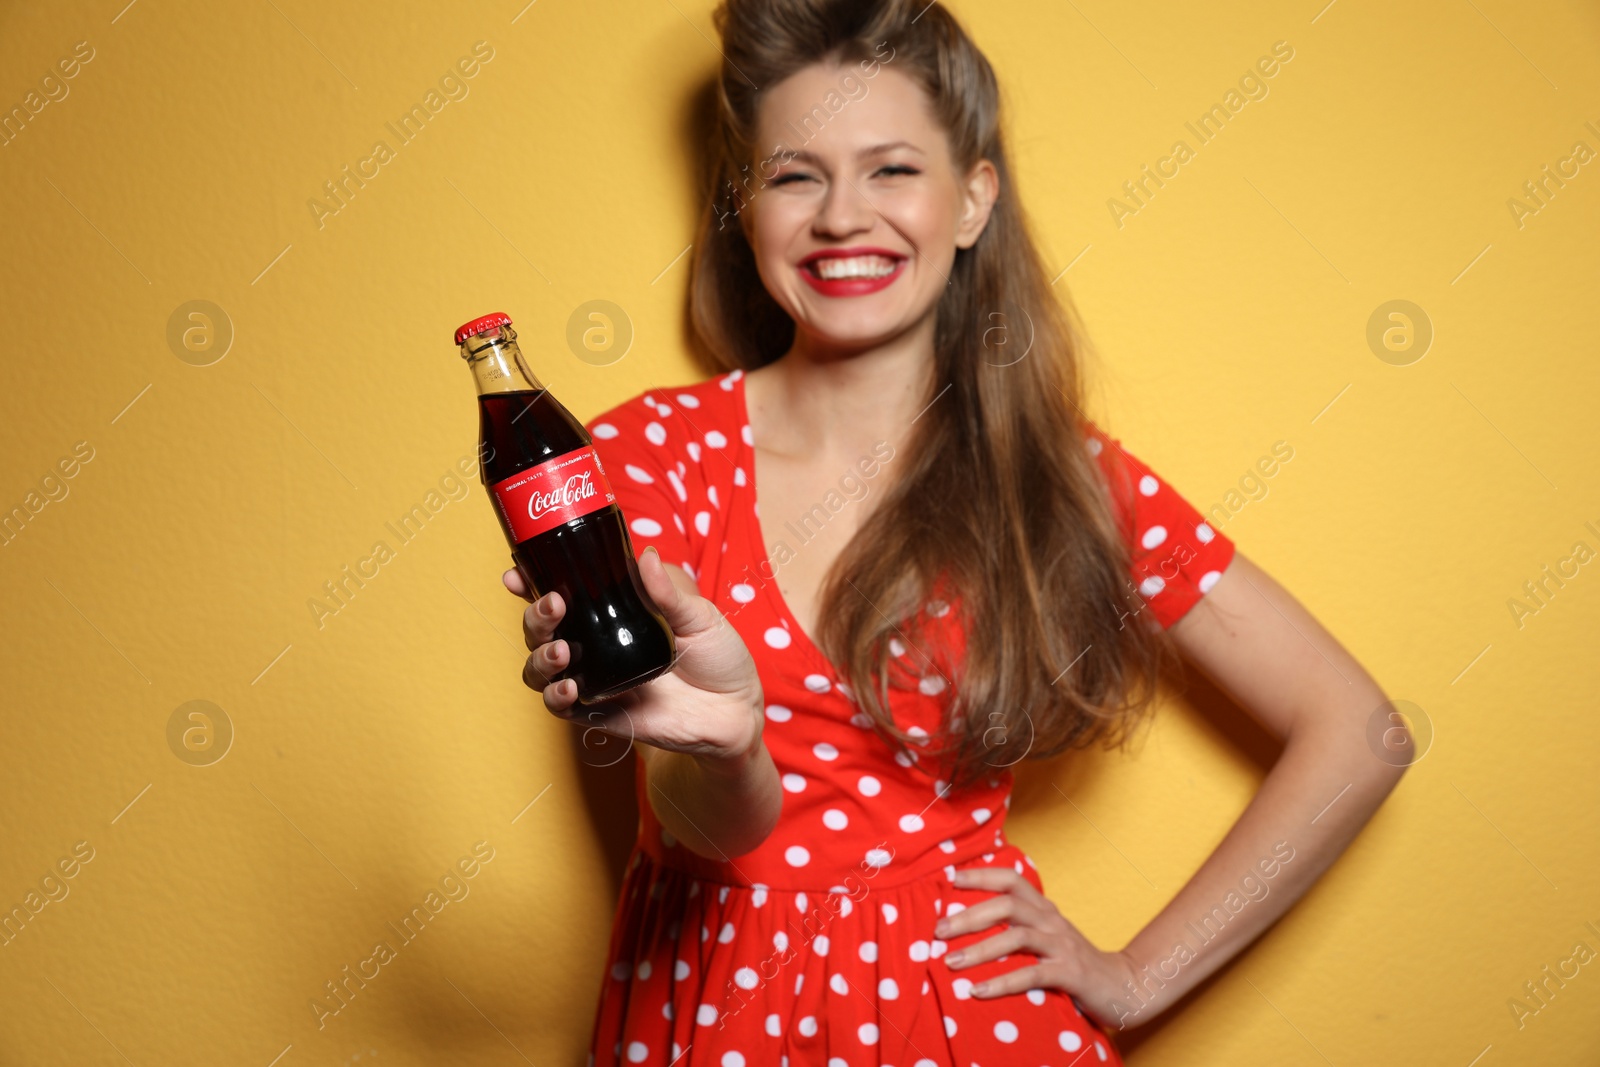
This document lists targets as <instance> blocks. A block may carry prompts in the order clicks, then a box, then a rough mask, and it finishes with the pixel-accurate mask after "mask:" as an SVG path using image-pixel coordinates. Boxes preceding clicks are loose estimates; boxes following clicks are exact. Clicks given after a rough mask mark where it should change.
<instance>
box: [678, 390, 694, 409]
mask: <svg viewBox="0 0 1600 1067" xmlns="http://www.w3.org/2000/svg"><path fill="white" fill-rule="evenodd" d="M673 399H674V400H676V401H677V402H678V403H680V404H682V405H683V406H684V407H686V408H697V407H699V406H700V398H699V397H697V396H695V395H694V394H692V393H679V394H678V395H677V396H675V397H673Z"/></svg>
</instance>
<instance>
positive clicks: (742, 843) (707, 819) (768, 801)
mask: <svg viewBox="0 0 1600 1067" xmlns="http://www.w3.org/2000/svg"><path fill="white" fill-rule="evenodd" d="M636 747H637V749H638V751H639V758H641V759H643V760H644V761H645V781H646V783H647V786H648V795H649V797H650V807H651V810H653V811H654V812H655V815H656V819H657V820H658V821H659V822H660V823H661V825H662V827H663V828H665V829H666V831H667V832H668V833H670V834H671V835H672V836H673V837H675V838H677V839H678V841H679V842H681V843H682V844H683V845H684V846H685V847H686V848H688V849H689V850H690V851H692V852H695V853H697V854H698V855H701V856H705V857H707V858H708V859H715V860H729V859H732V858H733V857H735V856H740V855H743V854H744V853H746V852H749V851H751V850H752V849H754V848H755V847H756V846H758V845H760V844H761V842H763V841H765V840H766V839H767V835H768V834H770V833H771V832H772V828H773V827H774V826H776V825H777V823H778V814H779V812H780V811H782V809H783V789H782V787H781V786H780V785H779V782H778V768H777V766H776V765H775V764H774V763H773V762H772V756H771V755H770V754H769V753H768V752H767V746H766V745H765V744H763V743H762V742H761V740H760V739H759V738H758V739H757V740H756V743H755V745H754V746H752V748H751V749H750V750H749V751H748V752H745V753H742V754H741V755H738V756H722V757H711V756H695V755H690V754H688V753H685V752H671V751H667V750H665V749H660V748H654V747H651V746H648V745H638V746H636Z"/></svg>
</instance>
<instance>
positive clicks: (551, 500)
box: [489, 446, 617, 544]
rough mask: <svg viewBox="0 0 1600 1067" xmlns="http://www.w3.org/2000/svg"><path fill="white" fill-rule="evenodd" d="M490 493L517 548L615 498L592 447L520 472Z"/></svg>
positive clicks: (491, 487)
mask: <svg viewBox="0 0 1600 1067" xmlns="http://www.w3.org/2000/svg"><path fill="white" fill-rule="evenodd" d="M489 491H490V493H491V494H492V495H493V496H494V499H495V502H496V503H498V504H499V505H500V513H501V514H502V515H504V516H505V517H506V523H507V524H508V525H509V526H510V527H511V533H512V535H513V536H514V537H515V538H516V540H517V543H518V544H520V543H522V542H523V541H526V540H527V539H528V538H530V537H538V536H539V535H540V534H542V533H544V532H545V531H546V530H553V529H555V528H556V527H557V526H560V525H561V524H562V523H567V522H571V521H572V520H573V519H578V518H582V517H583V516H585V515H587V514H589V513H590V512H591V511H599V510H600V509H601V508H603V507H606V506H608V505H610V504H612V503H614V502H615V501H616V499H617V498H616V497H615V496H614V495H613V494H612V492H611V486H610V484H609V483H608V482H607V481H606V472H605V469H604V468H603V467H601V466H600V457H599V456H598V455H596V454H595V450H594V448H593V447H592V446H590V447H585V448H580V449H578V450H576V451H574V452H568V453H566V454H565V455H561V456H557V457H555V458H554V459H548V460H545V461H544V462H543V463H541V464H539V465H538V466H537V467H529V468H528V469H527V470H525V471H519V472H518V473H516V474H513V475H512V476H511V477H509V478H507V479H505V480H504V481H500V482H496V483H495V484H494V485H491V486H490V487H489Z"/></svg>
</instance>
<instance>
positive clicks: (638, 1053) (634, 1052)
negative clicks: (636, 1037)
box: [628, 1041, 650, 1063]
mask: <svg viewBox="0 0 1600 1067" xmlns="http://www.w3.org/2000/svg"><path fill="white" fill-rule="evenodd" d="M649 1055H650V1049H649V1047H648V1046H647V1045H646V1044H645V1043H644V1042H643V1041H630V1042H628V1062H629V1063H643V1062H644V1061H645V1057H647V1056H649Z"/></svg>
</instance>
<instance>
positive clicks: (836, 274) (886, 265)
mask: <svg viewBox="0 0 1600 1067" xmlns="http://www.w3.org/2000/svg"><path fill="white" fill-rule="evenodd" d="M897 262H899V261H898V260H893V259H890V258H888V257H887V256H852V257H851V258H849V259H819V260H814V261H813V263H812V266H814V267H815V268H816V271H817V273H818V274H820V275H821V276H822V277H824V278H881V277H883V276H884V275H885V274H892V273H893V272H894V268H895V264H896V263H897Z"/></svg>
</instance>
